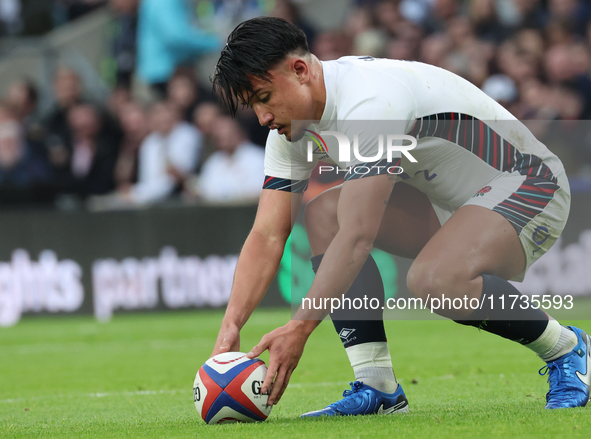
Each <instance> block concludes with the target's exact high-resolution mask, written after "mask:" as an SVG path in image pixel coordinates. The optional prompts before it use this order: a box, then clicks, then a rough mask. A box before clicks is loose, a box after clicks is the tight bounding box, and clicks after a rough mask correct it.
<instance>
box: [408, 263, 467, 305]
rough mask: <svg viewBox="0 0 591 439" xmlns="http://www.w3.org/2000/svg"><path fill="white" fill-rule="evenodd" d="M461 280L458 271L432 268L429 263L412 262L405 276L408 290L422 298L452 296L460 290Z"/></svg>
mask: <svg viewBox="0 0 591 439" xmlns="http://www.w3.org/2000/svg"><path fill="white" fill-rule="evenodd" d="M461 282H462V276H461V275H460V273H457V272H453V271H449V270H443V269H437V268H433V267H432V266H430V264H412V265H411V267H410V269H409V270H408V274H407V276H406V284H407V286H408V289H409V291H410V292H411V293H412V294H413V295H414V296H415V297H418V298H420V299H423V300H427V299H428V298H439V299H440V298H442V297H444V296H445V297H454V296H455V295H456V293H457V292H458V291H461V290H462V288H461V285H460V284H461Z"/></svg>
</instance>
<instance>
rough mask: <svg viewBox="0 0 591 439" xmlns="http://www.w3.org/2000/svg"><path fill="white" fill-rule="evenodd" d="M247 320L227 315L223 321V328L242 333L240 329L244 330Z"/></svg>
mask: <svg viewBox="0 0 591 439" xmlns="http://www.w3.org/2000/svg"><path fill="white" fill-rule="evenodd" d="M246 320H247V319H242V318H240V317H239V316H234V315H228V314H226V315H225V316H224V319H223V320H222V328H223V329H225V330H237V331H240V329H242V327H243V326H244V323H246Z"/></svg>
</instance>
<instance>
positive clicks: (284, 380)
mask: <svg viewBox="0 0 591 439" xmlns="http://www.w3.org/2000/svg"><path fill="white" fill-rule="evenodd" d="M306 323H307V322H305V321H302V320H291V321H290V322H289V323H287V324H286V325H285V326H282V327H280V328H277V329H275V330H274V331H272V332H269V333H268V334H266V335H264V336H263V338H262V339H261V341H260V343H259V344H257V345H256V346H255V347H254V348H252V350H251V351H250V352H249V353H248V354H247V357H249V358H254V357H258V356H259V355H261V354H262V353H263V352H264V351H266V350H269V355H270V358H269V369H268V370H267V375H266V376H265V380H264V381H263V385H262V386H261V391H262V393H263V394H265V393H267V392H268V391H269V390H271V392H270V394H269V399H268V402H267V404H269V405H273V404H277V403H278V402H279V400H280V399H281V397H282V396H283V392H285V389H286V388H287V384H288V383H289V379H290V378H291V374H292V372H293V371H294V369H295V368H296V366H297V365H298V362H299V361H300V357H301V356H302V353H303V352H304V346H305V344H306V341H307V340H308V337H309V336H310V332H311V331H310V332H308V331H307V330H304V329H303V327H304V326H306V325H305V324H306Z"/></svg>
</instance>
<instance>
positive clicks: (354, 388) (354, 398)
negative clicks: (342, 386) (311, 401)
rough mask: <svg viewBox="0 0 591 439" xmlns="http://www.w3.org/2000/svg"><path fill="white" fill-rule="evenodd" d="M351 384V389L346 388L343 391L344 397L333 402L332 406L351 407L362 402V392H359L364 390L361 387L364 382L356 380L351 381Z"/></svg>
mask: <svg viewBox="0 0 591 439" xmlns="http://www.w3.org/2000/svg"><path fill="white" fill-rule="evenodd" d="M349 385H350V386H351V390H345V391H344V392H343V399H341V400H340V401H337V402H333V403H332V404H331V406H333V407H335V408H338V407H343V408H349V407H355V406H358V405H359V404H360V401H359V398H363V397H362V396H361V395H362V394H360V393H359V392H360V391H361V390H362V389H361V387H362V386H363V383H362V382H361V381H354V382H352V383H349Z"/></svg>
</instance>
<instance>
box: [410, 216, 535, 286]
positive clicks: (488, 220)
mask: <svg viewBox="0 0 591 439" xmlns="http://www.w3.org/2000/svg"><path fill="white" fill-rule="evenodd" d="M525 263H526V259H525V253H524V251H523V246H522V244H521V242H520V240H519V236H518V235H517V231H516V230H515V228H514V227H513V226H512V225H511V223H510V222H509V221H508V220H507V219H506V218H505V217H504V216H502V215H501V214H500V213H497V212H495V211H492V210H490V209H488V208H486V207H482V206H476V205H467V206H463V207H461V208H460V209H459V210H458V211H457V212H455V213H454V214H453V215H452V216H451V218H450V219H449V220H448V221H447V222H446V223H445V224H444V225H443V226H442V227H441V229H440V230H439V231H438V232H437V233H435V235H434V236H433V238H431V239H430V240H429V242H428V243H427V244H426V245H425V247H424V248H423V250H422V251H421V252H420V253H419V255H418V256H417V258H416V259H415V261H414V262H413V264H412V266H411V268H410V270H409V273H408V277H407V283H408V286H409V289H410V290H411V292H413V293H414V294H415V295H417V296H420V297H422V296H427V295H428V294H429V295H431V297H433V296H438V295H442V294H445V295H446V296H449V295H453V296H462V295H464V294H467V293H471V292H472V291H481V290H479V288H472V287H474V284H475V283H479V282H481V281H480V278H479V276H480V275H481V274H482V273H487V274H492V275H495V276H499V277H501V278H503V279H511V278H513V277H515V276H517V275H518V274H519V273H521V272H522V271H523V270H524V269H525ZM468 295H471V294H468Z"/></svg>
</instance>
